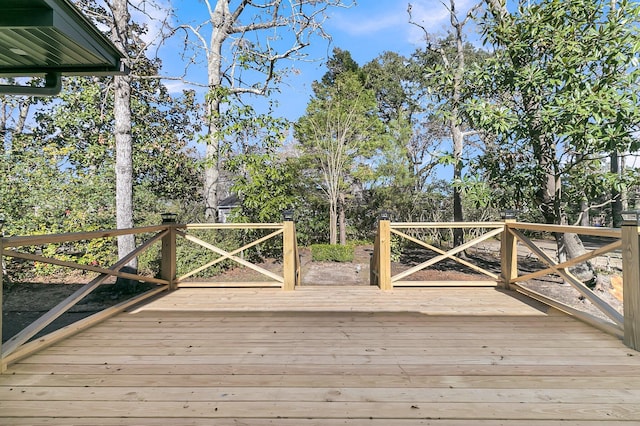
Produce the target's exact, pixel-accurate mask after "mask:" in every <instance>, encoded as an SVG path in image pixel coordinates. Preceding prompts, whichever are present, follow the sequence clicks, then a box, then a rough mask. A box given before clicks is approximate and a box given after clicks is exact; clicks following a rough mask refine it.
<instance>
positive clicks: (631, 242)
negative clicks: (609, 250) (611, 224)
mask: <svg viewBox="0 0 640 426" xmlns="http://www.w3.org/2000/svg"><path fill="white" fill-rule="evenodd" d="M625 213H626V212H623V217H624V216H625ZM632 213H633V214H635V215H636V217H635V218H634V219H633V220H628V219H627V217H624V221H623V222H622V282H623V284H622V286H623V289H622V291H623V299H624V300H623V304H624V344H625V345H627V346H628V347H630V348H631V349H634V350H636V351H638V350H640V240H639V237H638V231H639V230H640V227H639V226H638V218H637V214H638V212H632Z"/></svg>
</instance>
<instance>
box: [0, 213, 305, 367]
mask: <svg viewBox="0 0 640 426" xmlns="http://www.w3.org/2000/svg"><path fill="white" fill-rule="evenodd" d="M242 229H267V230H274V232H271V233H270V234H269V235H267V236H264V237H262V238H259V239H257V240H255V241H253V242H251V243H249V244H246V245H244V246H243V247H240V248H238V249H235V250H233V251H230V252H227V251H225V250H222V249H220V248H218V247H215V246H214V245H212V244H209V243H207V242H206V241H202V240H200V239H198V238H196V237H194V236H191V235H187V234H186V233H185V232H186V231H187V230H242ZM144 233H154V234H155V235H154V236H153V237H151V238H150V239H148V240H147V241H146V242H144V243H143V244H142V245H141V246H139V247H138V248H136V249H135V250H134V251H133V252H131V253H129V254H128V255H127V256H126V257H124V258H123V259H120V260H119V261H118V262H117V263H116V264H114V265H113V266H111V267H109V268H105V267H102V266H97V265H83V264H80V263H77V262H72V261H68V260H60V259H56V258H54V257H48V256H42V255H38V254H33V253H25V252H21V251H19V250H17V249H18V248H20V247H33V246H41V245H46V244H62V243H68V242H74V241H85V240H92V239H101V238H114V237H118V236H121V235H138V234H144ZM280 234H283V264H284V273H283V276H282V277H281V276H279V275H277V274H274V273H272V272H270V271H267V270H265V269H263V268H260V267H258V266H257V265H254V264H251V263H250V262H247V261H245V260H243V259H241V258H238V257H237V256H236V254H238V253H240V252H242V251H244V250H246V249H248V248H250V247H253V246H255V245H257V244H260V243H262V242H264V241H266V240H268V239H270V238H273V237H276V236H278V235H280ZM178 235H180V236H183V237H185V238H187V239H189V240H190V241H193V242H195V243H197V244H199V245H201V246H203V247H205V248H207V249H209V250H211V251H213V252H215V253H218V254H219V255H220V257H219V258H218V259H216V260H214V261H213V262H210V263H209V264H208V265H205V267H204V268H206V267H209V266H211V265H213V264H215V263H218V262H220V261H222V260H224V259H232V260H234V261H236V262H239V263H240V264H243V265H244V266H247V267H249V268H251V269H254V270H257V271H259V272H260V273H263V274H265V275H267V276H269V277H270V278H272V279H274V280H275V281H276V282H277V283H278V285H279V286H281V287H282V288H284V289H286V290H293V289H294V288H295V287H296V286H297V285H299V283H300V279H301V277H300V258H299V254H298V247H297V242H296V235H295V225H294V223H293V222H284V223H193V224H177V223H163V224H161V225H154V226H145V227H140V228H130V229H115V230H98V231H90V232H74V233H67V234H48V235H31V236H14V237H6V238H1V239H0V260H2V259H1V258H2V257H3V256H8V257H15V258H21V259H26V260H32V261H37V262H42V263H45V264H52V265H57V266H61V267H65V268H70V269H76V270H81V271H89V272H95V273H98V274H100V275H98V276H97V277H96V278H95V279H94V280H92V281H91V282H90V283H88V284H86V285H84V286H83V287H82V288H80V289H78V290H76V292H74V293H73V294H72V295H71V296H69V297H67V298H66V299H65V300H64V301H62V302H60V303H59V304H58V305H56V306H55V307H54V308H52V309H51V310H50V311H49V312H47V313H46V314H44V315H43V316H42V317H41V318H40V319H38V320H36V321H35V322H34V323H33V324H31V325H29V326H28V327H27V328H25V329H24V330H22V331H21V332H20V333H18V334H17V335H15V336H13V337H12V338H11V339H9V340H8V341H7V342H6V343H4V344H3V345H1V346H0V372H3V371H4V370H5V369H6V366H7V362H9V361H11V362H13V361H14V360H16V359H17V358H19V357H22V356H23V354H26V353H32V352H33V350H36V349H37V348H41V347H42V346H43V345H47V344H51V342H53V341H56V339H54V338H49V337H48V336H50V335H48V336H45V337H43V338H41V339H38V342H39V343H37V342H30V343H28V344H27V342H28V341H29V339H30V338H32V337H33V336H34V335H36V334H37V333H38V332H40V331H41V330H42V329H44V328H45V327H46V326H47V325H48V324H50V323H51V322H52V321H53V320H55V319H56V318H58V317H59V316H60V315H62V314H63V313H64V312H66V311H67V310H69V309H70V308H71V307H73V306H74V305H75V304H76V303H78V302H79V301H80V300H81V299H83V298H84V297H86V296H87V295H88V294H89V293H91V292H92V291H93V290H95V289H96V288H98V287H99V286H100V284H101V283H102V282H104V280H105V279H107V278H108V277H110V276H115V277H122V278H127V279H132V280H137V281H146V282H151V283H155V284H159V285H161V286H159V287H157V289H156V290H152V291H149V292H147V293H145V294H144V295H140V296H136V297H134V298H132V299H130V302H123V303H121V304H119V305H118V307H116V308H109V309H107V310H105V311H103V313H100V314H96V315H94V316H93V317H92V318H93V319H91V320H83V321H81V322H82V326H81V327H80V326H78V327H67V328H66V333H68V332H70V331H73V330H80V329H82V328H85V327H88V326H89V325H90V324H93V323H94V321H96V322H97V321H100V320H101V319H104V318H106V317H107V316H110V315H113V314H114V313H115V312H116V311H118V309H120V310H122V309H124V308H125V307H126V306H130V305H131V303H135V302H136V301H138V300H142V298H145V297H150V296H152V295H155V294H156V293H158V292H159V291H166V290H173V289H175V288H176V287H177V284H178V283H179V281H180V279H184V278H186V277H187V276H189V275H187V276H183V277H180V278H177V277H176V269H177V268H176V264H177V256H176V252H177V245H176V236H178ZM159 241H160V242H161V244H162V252H161V255H162V259H161V266H160V278H156V277H148V276H144V275H140V274H135V273H128V272H121V268H123V267H124V266H125V265H126V264H127V263H128V262H129V261H130V260H131V259H132V258H134V257H137V256H139V255H140V254H142V253H144V252H145V251H146V250H148V249H149V247H151V246H152V245H154V244H155V243H157V242H159ZM204 268H199V269H197V270H196V271H199V270H202V269H204ZM1 289H2V274H0V330H1V327H2V315H1V314H2V290H1ZM1 338H2V334H1V331H0V339H1ZM27 346H28V348H27ZM16 354H19V355H16ZM8 360H9V361H8Z"/></svg>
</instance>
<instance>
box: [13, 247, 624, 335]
mask: <svg viewBox="0 0 640 426" xmlns="http://www.w3.org/2000/svg"><path fill="white" fill-rule="evenodd" d="M372 251H373V249H372V247H371V246H360V247H357V248H356V251H355V258H354V260H353V262H350V263H336V262H312V261H311V253H310V251H309V250H308V249H302V250H301V251H300V260H301V274H302V280H301V285H303V286H305V285H327V286H329V285H369V276H370V273H369V272H370V271H369V262H370V256H371V253H372ZM467 255H468V256H469V260H470V261H471V262H472V263H474V264H477V265H480V266H481V267H483V268H485V269H487V270H491V271H493V272H496V273H499V270H500V264H499V253H498V252H497V248H496V247H495V246H493V247H492V246H489V247H486V246H485V247H480V248H479V249H475V250H469V251H468V252H467ZM422 256H424V254H423V255H422ZM424 260H425V258H421V257H420V256H419V255H415V254H412V253H409V254H405V255H403V257H401V259H400V261H399V262H394V263H393V264H392V273H393V274H396V273H398V272H400V271H402V270H405V269H407V268H410V267H412V266H413V265H416V264H419V263H421V262H423V261H424ZM260 266H261V267H263V268H265V269H267V270H270V271H273V272H275V273H281V271H282V264H281V262H279V261H274V260H268V261H266V262H264V263H263V264H261V265H260ZM519 267H520V268H522V269H524V270H527V269H530V270H532V271H533V270H536V269H541V264H536V261H535V259H530V258H528V257H527V256H526V255H523V256H522V258H520V259H519ZM616 272H617V271H615V270H613V271H611V273H610V274H605V279H604V280H603V281H602V282H603V283H604V285H601V288H600V289H599V290H596V293H597V294H598V296H599V297H600V298H602V299H604V300H605V301H606V302H608V303H609V304H610V305H611V306H613V307H614V308H615V309H617V310H618V311H619V312H621V313H622V302H621V295H620V285H621V282H620V279H619V275H617V274H616ZM484 278H486V277H484V276H483V275H479V274H478V273H476V272H474V271H472V270H469V269H468V268H466V267H464V266H461V265H459V264H458V263H456V262H453V261H446V262H441V263H438V264H436V265H434V266H433V267H431V268H429V269H427V270H422V271H419V272H417V273H415V274H413V275H411V276H410V277H409V278H408V279H411V280H416V281H449V280H450V281H465V280H478V279H484ZM90 279H91V277H90V276H83V275H77V276H72V277H65V279H64V280H63V281H60V282H56V283H52V282H48V283H14V282H11V281H10V280H4V285H3V312H2V315H3V321H2V338H3V341H6V340H7V339H9V338H10V337H12V336H13V335H15V334H16V333H18V332H19V331H20V330H22V329H23V328H24V327H26V326H27V325H29V324H31V323H32V322H33V321H35V320H36V319H37V318H39V317H40V316H42V315H43V314H44V313H46V312H47V311H48V310H49V309H51V308H52V307H53V306H55V305H56V304H57V303H59V302H60V301H62V300H64V299H65V298H66V297H67V296H69V295H70V294H72V293H73V292H74V291H76V290H77V289H78V288H79V287H81V286H82V285H83V284H84V283H86V282H88V280H90ZM217 279H220V280H221V281H226V282H234V281H261V280H264V277H262V276H261V275H260V274H258V273H257V272H255V271H252V270H250V269H248V268H244V267H240V268H235V269H232V270H229V271H228V272H227V273H226V274H224V276H221V277H217ZM527 286H528V287H530V288H531V289H533V290H536V291H538V292H540V293H543V294H545V295H547V296H549V297H552V298H554V299H556V300H558V301H560V302H563V303H565V304H567V305H569V306H571V307H573V308H576V309H579V310H582V311H585V312H588V313H591V314H593V315H596V316H598V317H600V318H604V315H603V314H602V313H601V312H600V311H599V310H598V309H597V308H595V307H594V306H593V305H591V303H590V302H589V301H587V300H585V299H584V298H583V297H581V295H580V294H579V293H578V292H577V291H576V290H575V289H573V287H571V286H570V285H568V284H564V283H563V282H562V280H560V279H558V278H554V277H543V278H541V279H537V280H534V281H531V282H528V283H527ZM146 288H148V286H140V287H139V288H138V289H137V291H144V290H145V289H146ZM133 294H135V292H122V291H121V290H116V286H114V283H113V282H111V283H107V284H104V285H102V286H100V287H99V288H98V289H97V290H95V291H94V292H93V293H91V294H90V295H89V296H87V297H86V298H85V299H84V300H82V301H81V302H80V303H78V304H77V305H75V306H74V307H73V308H71V310H70V311H69V312H68V313H67V314H65V315H63V316H62V317H61V318H59V319H58V320H56V321H55V322H54V323H52V324H51V325H50V326H49V327H47V329H45V330H44V332H43V333H41V334H46V333H47V332H49V331H51V330H55V329H57V328H60V327H62V326H64V325H66V324H70V323H73V322H75V321H77V320H79V319H82V318H84V317H86V316H89V315H91V314H93V313H95V312H98V311H100V310H102V309H105V308H107V307H109V306H112V305H114V304H116V303H118V302H120V301H122V300H126V299H127V298H129V297H131V296H132V295H133Z"/></svg>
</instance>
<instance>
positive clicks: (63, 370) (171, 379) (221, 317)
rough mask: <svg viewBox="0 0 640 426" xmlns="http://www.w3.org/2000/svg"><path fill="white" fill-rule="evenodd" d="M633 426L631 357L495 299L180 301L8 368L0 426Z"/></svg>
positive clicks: (639, 385) (0, 392) (639, 374)
mask: <svg viewBox="0 0 640 426" xmlns="http://www.w3.org/2000/svg"><path fill="white" fill-rule="evenodd" d="M638 422H640V353H638V352H634V351H632V350H630V349H628V348H626V347H625V346H624V345H623V344H622V343H621V342H620V341H619V340H617V339H616V338H614V337H611V336H609V335H607V334H604V333H602V332H600V331H598V330H596V329H594V328H592V327H590V326H588V325H585V324H583V323H581V322H578V321H576V320H574V319H572V318H570V317H568V316H566V315H564V314H562V313H560V312H558V311H555V310H552V309H551V310H548V311H547V308H544V307H542V306H541V305H538V304H537V303H535V302H530V301H527V299H524V298H523V297H520V296H518V295H516V294H514V293H511V292H504V291H501V290H498V289H495V288H424V289H417V288H404V289H396V290H392V291H386V292H382V291H380V290H379V289H377V288H374V287H333V286H332V287H302V288H299V289H297V290H296V291H293V292H284V291H282V290H279V289H180V290H177V291H175V292H173V293H170V294H167V295H165V296H163V297H162V298H159V299H157V300H155V301H153V302H150V303H148V304H146V305H144V306H142V307H139V308H138V309H136V310H132V311H131V312H127V313H123V314H120V315H118V316H116V317H114V318H112V319H110V320H107V321H105V322H104V323H101V324H99V325H97V326H94V327H92V328H91V329H89V330H86V331H84V332H82V333H80V334H78V335H76V336H74V337H72V338H69V339H67V340H65V341H63V342H61V343H59V344H56V345H54V346H51V347H49V348H47V349H44V350H42V351H41V352H39V353H37V354H35V355H33V356H31V357H29V358H26V359H24V360H22V361H21V362H19V363H17V364H14V365H12V366H10V367H9V370H8V371H7V373H6V374H4V375H2V376H0V424H2V425H45V424H46V425H76V424H80V425H140V426H144V425H212V424H215V425H236V424H247V425H302V426H305V425H315V424H323V425H339V424H340V425H343V424H349V425H364V424H366V425H409V424H411V425H413V424H429V425H440V426H442V425H456V426H458V425H459V426H462V425H469V424H473V425H498V424H499V425H536V424H539V425H560V424H562V425H584V424H587V425H594V426H595V425H613V424H625V425H630V424H638Z"/></svg>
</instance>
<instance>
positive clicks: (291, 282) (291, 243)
mask: <svg viewBox="0 0 640 426" xmlns="http://www.w3.org/2000/svg"><path fill="white" fill-rule="evenodd" d="M283 215H284V221H283V222H282V226H283V230H282V277H283V279H284V282H283V283H282V289H283V290H289V291H290V290H295V288H296V283H297V279H296V277H297V269H298V268H297V259H296V257H297V256H296V251H297V250H296V225H295V222H294V221H293V211H290V210H287V211H285V212H284V213H283Z"/></svg>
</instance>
